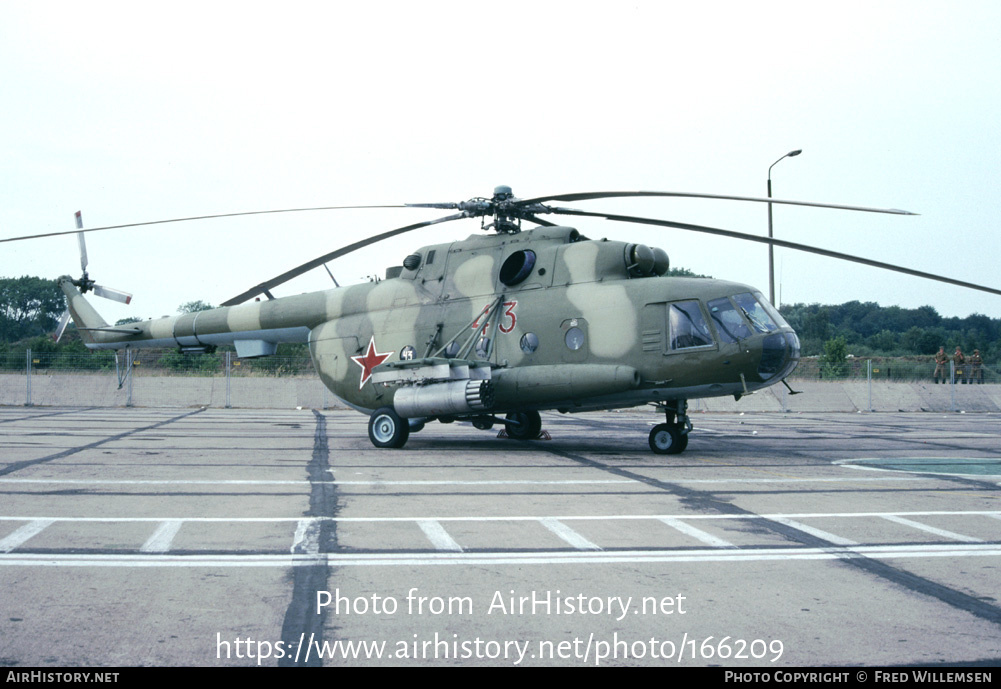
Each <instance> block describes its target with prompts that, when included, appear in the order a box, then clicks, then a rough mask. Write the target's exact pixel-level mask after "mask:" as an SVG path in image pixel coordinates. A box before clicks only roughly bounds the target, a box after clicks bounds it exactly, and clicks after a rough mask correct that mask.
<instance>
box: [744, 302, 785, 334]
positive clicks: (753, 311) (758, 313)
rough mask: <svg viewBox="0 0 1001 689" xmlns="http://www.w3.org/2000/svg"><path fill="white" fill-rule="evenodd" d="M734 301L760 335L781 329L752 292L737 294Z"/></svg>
mask: <svg viewBox="0 0 1001 689" xmlns="http://www.w3.org/2000/svg"><path fill="white" fill-rule="evenodd" d="M733 300H734V301H735V302H736V303H737V306H738V307H740V310H741V311H743V312H744V315H745V316H747V320H749V321H750V322H751V327H753V328H754V329H755V330H757V331H758V332H759V333H770V332H772V331H773V330H778V329H779V326H777V325H776V324H775V321H774V320H772V317H771V316H769V315H768V312H767V311H765V308H764V307H763V306H762V305H761V303H760V302H759V301H758V300H757V299H755V298H754V295H753V294H751V293H750V292H744V293H742V294H735V295H734V296H733Z"/></svg>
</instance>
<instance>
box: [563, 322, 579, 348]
mask: <svg viewBox="0 0 1001 689" xmlns="http://www.w3.org/2000/svg"><path fill="white" fill-rule="evenodd" d="M563 341H564V342H566V345H567V347H568V348H569V349H572V350H573V351H575V352H576V351H577V350H578V349H580V348H581V347H583V346H584V331H583V330H581V329H580V328H578V327H577V326H576V325H575V326H573V327H572V328H570V329H569V330H567V332H566V335H564V336H563Z"/></svg>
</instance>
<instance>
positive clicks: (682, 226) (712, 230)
mask: <svg viewBox="0 0 1001 689" xmlns="http://www.w3.org/2000/svg"><path fill="white" fill-rule="evenodd" d="M559 212H560V213H562V214H564V215H580V216H584V217H590V218H604V219H606V220H615V221H618V222H631V223H637V224H640V225H658V226H660V227H673V228H676V229H679V230H689V231H692V232H703V233H705V234H715V235H719V236H721V237H732V238H734V239H745V240H747V241H749V242H758V243H760V244H771V245H773V246H780V247H782V248H785V249H795V250H796V251H805V252H807V253H811V254H819V255H820V256H827V257H828V258H836V259H839V260H842V261H851V262H852V263H861V264H863V265H867V266H872V267H873V268H882V269H884V270H892V271H894V272H897V273H904V274H905V275H913V276H915V277H919V278H925V279H928V280H937V281H938V282H946V283H949V284H950V285H958V286H959V287H967V288H969V289H975V290H979V291H981V292H990V293H991V294H1001V289H995V288H993V287H985V286H983V285H977V284H974V283H972V282H964V281H962V280H955V279H953V278H948V277H945V276H944V275H935V274H933V273H925V272H923V271H920V270H914V269H912V268H904V267H902V266H896V265H893V264H891V263H883V262H882V261H873V260H872V259H869V258H862V257H861V256H853V255H851V254H843V253H841V252H838V251H830V250H828V249H820V248H818V247H815V246H809V245H807V244H797V243H796V242H787V241H785V240H783V239H774V238H769V237H759V236H758V235H755V234H746V233H744V232H735V231H733V230H721V229H719V228H716V227H705V226H704V225H689V224H687V223H680V222H673V221H670V220H657V219H654V218H638V217H635V216H632V215H609V214H607V213H588V212H586V211H573V210H569V209H561V210H560V211H559Z"/></svg>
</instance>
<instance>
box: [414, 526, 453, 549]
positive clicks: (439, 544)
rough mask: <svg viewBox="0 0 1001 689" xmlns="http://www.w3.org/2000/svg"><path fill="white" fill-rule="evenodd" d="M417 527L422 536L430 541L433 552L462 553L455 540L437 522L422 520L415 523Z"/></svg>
mask: <svg viewBox="0 0 1001 689" xmlns="http://www.w3.org/2000/svg"><path fill="white" fill-rule="evenodd" d="M417 526H419V527H421V531H423V532H424V535H425V536H427V537H428V540H429V541H431V545H433V546H434V548H435V550H446V551H450V552H455V553H461V552H462V546H461V545H459V544H458V543H456V542H455V540H454V539H453V538H452V537H451V536H449V535H448V532H447V531H445V527H443V526H442V525H441V524H439V523H438V522H437V521H434V520H432V519H422V520H420V521H418V522H417Z"/></svg>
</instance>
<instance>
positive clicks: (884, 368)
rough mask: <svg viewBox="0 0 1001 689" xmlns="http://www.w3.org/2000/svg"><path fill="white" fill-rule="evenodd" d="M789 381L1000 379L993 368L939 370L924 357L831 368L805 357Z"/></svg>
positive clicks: (876, 359)
mask: <svg viewBox="0 0 1001 689" xmlns="http://www.w3.org/2000/svg"><path fill="white" fill-rule="evenodd" d="M789 380H790V381H793V380H806V381H856V382H857V381H867V380H873V381H882V382H900V383H939V384H942V383H955V384H960V385H962V384H967V383H969V384H983V383H999V382H1001V375H999V373H998V370H997V368H996V367H994V366H986V365H984V364H973V363H971V361H970V359H969V358H968V359H967V361H966V362H965V363H964V364H961V365H957V364H955V363H954V362H953V361H949V362H947V363H946V364H945V365H944V366H943V367H941V368H939V367H938V366H937V365H936V364H935V362H934V361H931V360H930V359H929V358H927V357H923V358H922V357H872V358H865V359H863V358H849V359H845V360H844V362H842V363H838V364H832V363H828V362H824V361H821V359H820V358H819V357H805V358H803V359H801V360H800V362H799V366H797V367H796V370H795V371H793V373H792V375H791V376H789Z"/></svg>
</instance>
